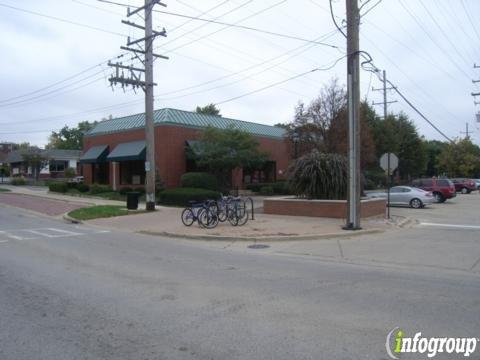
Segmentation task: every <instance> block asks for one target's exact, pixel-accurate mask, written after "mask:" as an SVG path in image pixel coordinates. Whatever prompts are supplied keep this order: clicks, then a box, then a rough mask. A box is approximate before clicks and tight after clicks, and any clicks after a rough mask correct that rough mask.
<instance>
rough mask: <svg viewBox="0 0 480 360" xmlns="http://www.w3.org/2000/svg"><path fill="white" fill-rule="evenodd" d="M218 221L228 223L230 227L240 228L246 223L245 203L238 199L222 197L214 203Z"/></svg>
mask: <svg viewBox="0 0 480 360" xmlns="http://www.w3.org/2000/svg"><path fill="white" fill-rule="evenodd" d="M215 207H216V209H217V214H218V220H219V221H221V222H225V221H227V220H228V222H229V223H230V224H231V225H232V226H242V225H245V224H246V222H247V221H248V211H247V206H246V203H245V201H244V200H243V199H242V198H240V197H233V196H222V198H221V199H220V200H218V201H216V202H215Z"/></svg>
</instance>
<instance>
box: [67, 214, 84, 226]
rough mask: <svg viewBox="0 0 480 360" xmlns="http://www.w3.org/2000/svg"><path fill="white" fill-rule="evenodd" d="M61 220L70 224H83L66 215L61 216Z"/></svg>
mask: <svg viewBox="0 0 480 360" xmlns="http://www.w3.org/2000/svg"><path fill="white" fill-rule="evenodd" d="M62 219H63V220H65V221H66V222H69V223H72V224H83V222H82V221H81V220H77V219H74V218H72V217H71V216H69V215H68V213H65V214H63V215H62Z"/></svg>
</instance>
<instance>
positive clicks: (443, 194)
mask: <svg viewBox="0 0 480 360" xmlns="http://www.w3.org/2000/svg"><path fill="white" fill-rule="evenodd" d="M412 186H414V187H418V188H420V189H423V190H426V191H431V192H432V194H433V197H434V198H435V201H436V202H438V203H443V202H445V201H446V200H447V199H451V198H454V197H455V196H457V193H456V190H455V185H453V182H452V181H451V180H449V179H437V178H425V179H416V180H413V181H412Z"/></svg>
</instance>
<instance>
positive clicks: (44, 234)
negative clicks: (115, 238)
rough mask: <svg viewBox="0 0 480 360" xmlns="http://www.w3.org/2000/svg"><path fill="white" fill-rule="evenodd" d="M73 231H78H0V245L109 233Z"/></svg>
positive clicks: (47, 229) (49, 229) (92, 230)
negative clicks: (11, 241)
mask: <svg viewBox="0 0 480 360" xmlns="http://www.w3.org/2000/svg"><path fill="white" fill-rule="evenodd" d="M75 230H78V231H70V230H65V229H59V228H54V227H45V228H34V229H11V230H0V237H1V238H3V239H1V240H0V244H3V243H7V242H9V241H10V240H16V241H23V240H35V239H39V238H67V237H75V236H86V235H93V234H104V233H109V232H110V231H109V230H95V229H89V228H83V229H81V228H80V227H75Z"/></svg>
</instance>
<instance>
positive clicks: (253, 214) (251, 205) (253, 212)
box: [247, 197, 255, 220]
mask: <svg viewBox="0 0 480 360" xmlns="http://www.w3.org/2000/svg"><path fill="white" fill-rule="evenodd" d="M247 200H250V208H251V209H252V218H251V220H255V210H253V199H252V198H251V197H248V198H247Z"/></svg>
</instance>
